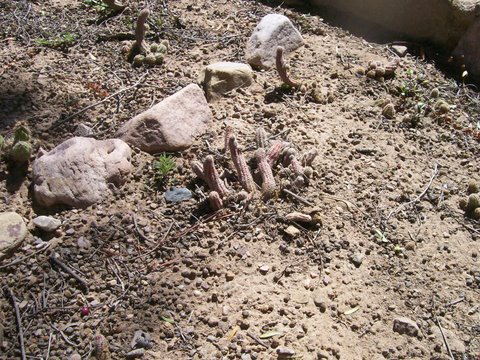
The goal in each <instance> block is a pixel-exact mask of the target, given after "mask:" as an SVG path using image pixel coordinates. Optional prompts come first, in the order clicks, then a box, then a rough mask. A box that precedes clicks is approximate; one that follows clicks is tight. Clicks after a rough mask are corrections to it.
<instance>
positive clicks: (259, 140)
mask: <svg viewBox="0 0 480 360" xmlns="http://www.w3.org/2000/svg"><path fill="white" fill-rule="evenodd" d="M267 141H268V140H267V132H266V131H265V129H264V128H263V127H259V128H258V129H257V131H255V143H256V144H257V149H260V148H263V149H266V148H267V145H268V144H267Z"/></svg>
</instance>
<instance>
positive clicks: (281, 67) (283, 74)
mask: <svg viewBox="0 0 480 360" xmlns="http://www.w3.org/2000/svg"><path fill="white" fill-rule="evenodd" d="M276 55H277V56H276V65H277V72H278V75H279V76H280V79H281V80H282V81H283V82H284V83H285V84H287V85H288V86H291V87H292V88H299V87H300V85H301V84H299V83H297V82H295V81H293V80H291V79H290V78H289V77H288V73H287V67H286V65H285V61H284V60H283V47H281V46H278V47H277V54H276Z"/></svg>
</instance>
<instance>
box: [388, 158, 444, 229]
mask: <svg viewBox="0 0 480 360" xmlns="http://www.w3.org/2000/svg"><path fill="white" fill-rule="evenodd" d="M437 175H438V166H437V164H435V166H434V168H433V171H432V176H431V177H430V180H429V181H428V184H427V186H425V189H423V191H422V192H421V193H420V195H418V196H417V197H416V198H415V199H413V200H411V201H409V202H406V203H402V204H400V205H399V206H398V207H397V208H396V209H394V210H392V211H390V213H389V214H388V216H387V218H386V219H385V225H386V224H387V223H388V220H390V218H391V217H392V216H393V215H396V214H397V213H399V212H400V211H401V210H402V209H403V208H404V207H407V206H409V205H414V204H415V203H417V202H418V201H420V200H421V199H422V198H423V197H424V196H425V194H426V193H427V191H428V190H429V189H430V186H432V183H433V180H435V178H436V177H437Z"/></svg>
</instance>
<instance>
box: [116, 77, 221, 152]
mask: <svg viewBox="0 0 480 360" xmlns="http://www.w3.org/2000/svg"><path fill="white" fill-rule="evenodd" d="M212 121H213V115H212V112H211V110H210V108H209V107H208V104H207V100H206V99H205V96H204V94H203V91H202V89H200V87H199V86H198V85H196V84H190V85H188V86H187V87H185V88H183V89H182V90H180V91H179V92H177V93H175V94H173V95H172V96H169V97H167V98H166V99H164V100H163V101H161V102H160V103H158V104H157V105H155V106H154V107H152V108H150V109H148V110H147V111H145V112H143V113H141V114H139V115H137V116H135V117H134V118H133V119H131V120H129V121H128V122H127V123H125V125H123V126H122V128H121V129H120V130H119V131H118V134H117V136H118V137H120V138H121V139H123V140H125V141H126V142H127V143H129V144H130V145H134V146H137V147H138V148H140V149H141V150H143V151H146V152H148V153H152V154H153V153H158V152H162V151H178V150H185V149H187V148H188V147H190V146H191V145H192V144H193V141H194V140H195V137H196V136H199V135H201V134H203V133H204V132H205V131H206V130H207V129H208V128H209V127H210V126H211V124H212Z"/></svg>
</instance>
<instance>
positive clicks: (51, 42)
mask: <svg viewBox="0 0 480 360" xmlns="http://www.w3.org/2000/svg"><path fill="white" fill-rule="evenodd" d="M76 40H77V35H76V34H72V33H69V32H63V33H61V34H60V35H58V36H56V37H54V38H50V39H45V38H41V39H35V43H36V44H37V45H41V46H47V47H51V48H54V49H62V50H65V49H67V48H69V47H71V46H73V45H74V44H75V41H76Z"/></svg>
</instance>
